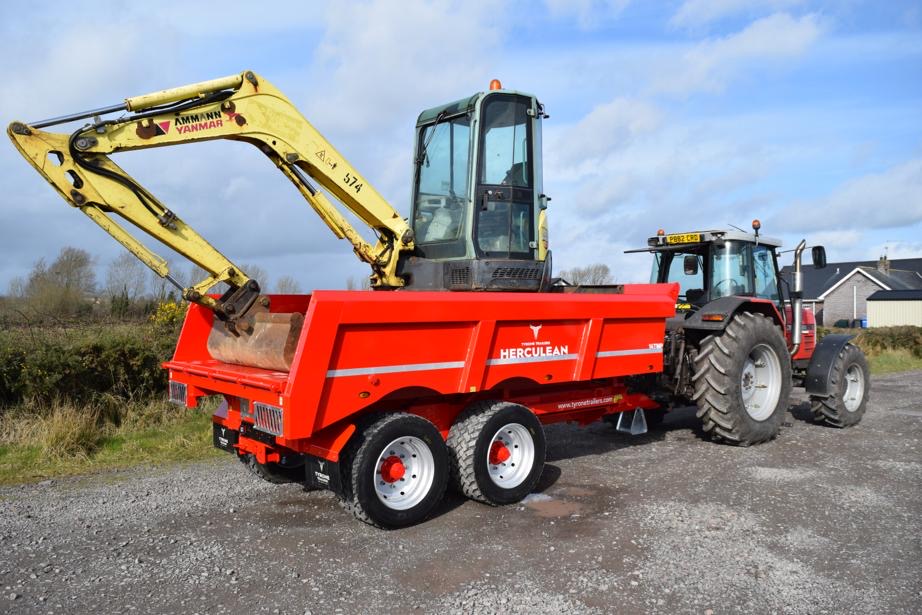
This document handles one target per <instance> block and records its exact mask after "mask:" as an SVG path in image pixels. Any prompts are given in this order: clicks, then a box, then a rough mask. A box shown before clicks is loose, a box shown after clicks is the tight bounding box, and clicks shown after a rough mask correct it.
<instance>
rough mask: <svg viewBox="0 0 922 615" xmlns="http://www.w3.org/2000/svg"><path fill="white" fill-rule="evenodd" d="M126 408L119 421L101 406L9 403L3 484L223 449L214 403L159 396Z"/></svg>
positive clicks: (0, 424) (0, 444)
mask: <svg viewBox="0 0 922 615" xmlns="http://www.w3.org/2000/svg"><path fill="white" fill-rule="evenodd" d="M124 408H125V411H124V412H123V414H121V415H120V416H119V417H118V419H119V420H118V424H116V423H114V422H111V414H110V415H109V418H104V417H106V414H105V412H104V409H102V408H100V407H98V406H85V407H79V408H78V407H76V406H74V405H72V404H68V403H54V404H52V405H51V406H49V407H41V408H35V407H30V406H23V407H18V408H11V409H7V410H6V411H5V413H4V414H3V416H2V417H0V485H9V484H15V483H23V482H36V481H40V480H45V479H48V478H53V477H60V476H72V475H76V474H87V473H92V472H98V471H102V470H110V469H115V468H124V467H129V466H138V465H160V464H166V463H172V462H178V461H195V460H203V459H210V458H214V457H218V456H221V455H222V453H221V452H220V451H218V450H217V449H215V448H214V447H213V446H212V443H211V412H212V408H210V407H206V409H201V410H184V409H182V408H177V407H175V406H172V405H170V404H168V403H166V402H161V401H155V402H136V403H130V404H128V405H126V406H124Z"/></svg>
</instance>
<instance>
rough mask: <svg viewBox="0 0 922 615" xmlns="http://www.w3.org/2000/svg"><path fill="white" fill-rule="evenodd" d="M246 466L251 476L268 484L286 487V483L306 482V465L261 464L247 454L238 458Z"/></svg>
mask: <svg viewBox="0 0 922 615" xmlns="http://www.w3.org/2000/svg"><path fill="white" fill-rule="evenodd" d="M237 459H239V460H240V462H241V463H242V464H243V465H245V466H246V468H247V470H249V471H250V474H253V475H254V476H258V477H259V478H261V479H263V480H264V481H266V482H267V483H272V484H273V485H284V484H286V483H303V482H304V464H303V463H302V464H300V465H295V466H290V467H286V466H283V465H281V464H278V463H259V462H258V461H256V457H255V456H253V455H251V454H249V453H247V454H245V455H240V456H239V457H237Z"/></svg>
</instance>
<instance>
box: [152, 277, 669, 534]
mask: <svg viewBox="0 0 922 615" xmlns="http://www.w3.org/2000/svg"><path fill="white" fill-rule="evenodd" d="M677 293H678V287H677V285H675V284H635V285H624V286H619V287H613V288H611V289H609V292H605V293H585V294H584V293H572V292H560V293H490V292H484V293H447V292H373V291H317V292H315V293H314V294H312V295H275V296H271V297H270V301H271V311H272V312H279V313H300V314H303V315H304V323H303V327H302V329H301V333H300V336H299V337H298V338H297V340H298V342H297V347H296V348H295V350H294V358H293V360H292V362H291V369H290V370H289V371H272V370H266V369H260V368H255V367H246V366H241V365H233V364H230V363H225V362H220V361H217V360H215V359H214V358H212V357H211V355H210V354H209V352H208V337H209V335H210V334H211V330H212V327H213V326H214V325H215V323H214V322H213V313H212V312H211V311H210V310H207V309H204V308H202V307H200V306H199V305H195V304H193V305H191V306H190V307H189V312H188V314H187V316H186V320H185V323H184V325H183V328H182V333H181V334H180V337H179V342H178V344H177V347H176V353H175V355H174V357H173V359H172V360H171V361H168V362H167V363H165V364H164V366H165V367H166V368H167V369H168V370H169V378H170V399H171V400H172V401H174V402H176V403H180V404H185V405H187V406H190V407H194V406H196V405H197V404H198V402H199V400H200V399H201V398H202V397H205V396H211V395H220V396H223V398H224V403H222V404H221V406H220V408H219V410H218V412H217V413H215V416H214V419H213V420H214V443H215V446H217V447H219V448H223V449H225V450H227V451H229V452H232V453H234V454H236V455H238V457H239V458H240V459H241V460H242V461H244V462H245V463H247V464H248V465H249V466H250V467H251V469H252V470H254V472H256V473H257V474H259V475H260V476H262V477H263V478H266V479H267V480H271V481H279V482H281V481H291V480H297V481H299V482H305V483H306V484H308V485H309V486H314V487H321V488H328V489H332V490H333V491H335V492H336V493H337V494H338V495H339V496H340V498H341V499H342V500H343V502H344V504H345V505H346V507H347V508H348V509H350V510H351V511H352V512H353V513H354V514H355V516H356V517H358V518H359V519H361V520H363V521H366V522H369V523H372V524H375V525H379V526H384V527H397V526H403V525H407V524H411V523H415V522H417V521H419V520H421V519H423V518H424V517H425V516H426V515H427V514H429V512H431V510H432V509H433V507H434V506H435V505H436V504H437V503H438V501H439V500H440V499H441V497H442V494H443V492H444V489H445V487H446V485H447V484H448V483H449V482H450V481H451V482H453V483H454V484H455V486H456V487H457V488H458V489H460V490H461V491H462V492H463V493H464V494H466V495H467V496H469V497H471V498H473V499H476V500H479V501H482V502H486V503H489V504H494V505H497V504H507V503H512V502H517V501H519V500H521V499H522V498H524V497H525V496H526V495H527V494H528V493H529V492H530V491H531V490H532V489H533V488H534V486H535V484H536V482H537V481H538V478H539V477H540V475H541V471H542V468H543V463H544V452H545V440H544V433H543V428H542V423H552V422H557V421H577V422H580V423H584V424H585V423H590V422H592V421H595V420H597V419H598V418H600V417H602V416H604V415H608V414H614V413H618V412H625V411H636V410H637V409H652V408H655V407H656V404H655V403H654V402H653V401H652V400H651V399H649V398H648V397H646V396H645V395H642V394H639V393H636V392H632V391H631V390H630V388H629V386H628V379H629V377H630V376H635V375H642V374H651V373H657V372H660V371H662V369H663V352H662V348H663V339H664V331H665V322H666V319H667V318H669V317H671V316H673V315H674V313H675V303H676V297H677ZM217 326H220V325H217Z"/></svg>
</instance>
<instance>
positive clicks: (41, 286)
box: [20, 247, 96, 315]
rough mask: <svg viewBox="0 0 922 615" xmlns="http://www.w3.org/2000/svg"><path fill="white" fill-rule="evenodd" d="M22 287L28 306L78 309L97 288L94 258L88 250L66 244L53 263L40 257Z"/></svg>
mask: <svg viewBox="0 0 922 615" xmlns="http://www.w3.org/2000/svg"><path fill="white" fill-rule="evenodd" d="M20 289H21V292H22V294H23V295H24V297H25V298H26V300H27V302H28V305H29V307H31V308H32V309H34V310H35V311H37V312H39V313H42V314H55V315H58V314H60V315H70V314H74V313H77V312H79V311H81V310H82V309H84V307H85V306H87V305H88V303H87V299H88V298H89V296H90V295H92V294H93V293H95V292H96V273H95V271H94V270H93V258H92V257H91V256H90V254H89V253H88V252H86V251H85V250H80V249H78V248H71V247H67V248H63V249H62V250H61V252H60V254H58V257H57V258H56V259H55V260H54V262H53V263H51V265H47V264H45V259H39V260H38V262H36V263H35V266H33V267H32V271H30V272H29V277H28V278H27V280H26V281H25V284H24V285H20Z"/></svg>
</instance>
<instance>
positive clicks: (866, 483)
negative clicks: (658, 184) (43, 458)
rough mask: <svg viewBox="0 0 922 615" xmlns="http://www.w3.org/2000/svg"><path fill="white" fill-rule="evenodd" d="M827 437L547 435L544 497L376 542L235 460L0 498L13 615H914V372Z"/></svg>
mask: <svg viewBox="0 0 922 615" xmlns="http://www.w3.org/2000/svg"><path fill="white" fill-rule="evenodd" d="M873 386H874V390H873V392H872V399H871V404H870V406H869V409H868V413H867V416H866V417H865V420H864V421H863V422H862V423H861V424H860V425H859V426H857V427H856V428H852V429H847V430H835V429H831V428H827V427H823V426H819V425H814V424H812V423H810V422H809V421H808V420H807V418H806V417H807V415H808V412H807V407H806V405H805V404H803V403H801V400H800V399H798V400H797V404H798V405H795V406H794V407H792V409H791V414H790V415H789V416H788V419H787V422H786V423H785V427H784V429H783V431H782V433H781V435H780V437H779V438H778V439H777V440H775V441H773V442H770V443H768V444H764V445H761V446H756V447H752V448H734V447H729V446H720V445H716V444H712V443H709V442H707V441H704V440H703V439H702V437H701V432H700V430H699V429H698V428H697V424H696V420H695V418H694V413H693V412H692V411H691V410H690V409H689V410H681V411H678V412H675V413H673V414H672V415H670V416H669V417H668V418H667V419H666V422H665V424H664V425H663V427H662V428H661V429H658V430H657V431H655V432H652V433H650V434H647V435H645V436H638V437H633V438H632V437H630V436H626V435H622V434H618V433H616V432H614V430H613V429H612V428H611V427H609V426H608V425H606V424H603V423H596V424H593V425H591V426H589V427H588V428H583V429H580V428H577V427H575V426H571V425H555V426H551V427H549V428H548V429H547V432H548V446H549V450H548V465H547V467H546V469H545V472H544V476H543V478H542V481H541V484H540V485H539V489H538V493H535V494H532V495H531V496H529V498H528V500H526V502H525V503H523V504H520V505H517V506H512V507H507V508H489V507H486V506H483V505H481V504H477V503H474V502H469V501H465V500H463V499H461V498H460V497H459V496H457V495H451V494H450V495H449V496H448V497H447V498H446V500H445V502H444V505H443V506H442V508H441V509H440V510H439V513H438V514H437V516H436V517H435V518H434V519H431V520H430V521H428V522H426V523H424V524H422V525H419V526H416V527H412V528H408V529H404V530H400V531H392V532H385V531H380V530H375V529H373V528H371V527H367V526H364V525H362V524H360V523H358V522H356V521H354V520H353V519H352V518H351V517H348V516H346V515H345V514H344V513H343V512H342V511H341V510H340V508H339V507H338V505H337V503H336V500H335V498H334V497H333V496H332V495H331V494H329V493H323V492H312V493H306V492H303V491H302V490H300V489H299V488H297V487H296V486H292V485H286V486H280V487H277V486H273V485H269V484H265V483H261V482H260V481H259V479H257V478H255V477H252V476H250V475H249V474H247V473H246V471H245V469H244V468H243V467H242V466H241V465H240V464H238V463H237V462H235V461H233V460H232V459H231V458H230V457H228V458H227V459H226V460H221V461H217V462H209V463H202V464H195V465H186V466H180V467H170V468H153V469H144V468H138V469H133V470H129V471H122V472H115V473H107V474H102V475H95V476H89V477H82V478H76V479H66V480H55V481H46V482H45V483H41V484H37V485H27V486H19V487H7V488H3V489H0V554H2V556H0V587H2V588H3V589H2V594H0V612H12V613H125V612H141V613H146V612H161V613H297V614H300V613H307V612H310V613H356V612H362V613H381V612H405V611H414V610H417V612H438V613H441V614H445V613H471V612H495V613H504V614H509V613H603V612H613V611H619V612H634V613H636V612H652V613H673V612H700V613H706V614H707V613H710V614H715V615H716V614H719V613H728V612H745V613H767V612H772V613H777V612H784V613H824V612H825V613H846V612H849V613H869V612H876V613H919V612H922V449H920V439H922V402H920V399H922V373H920V372H915V373H906V374H898V375H890V376H884V377H879V378H876V379H875V381H874V385H873Z"/></svg>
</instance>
